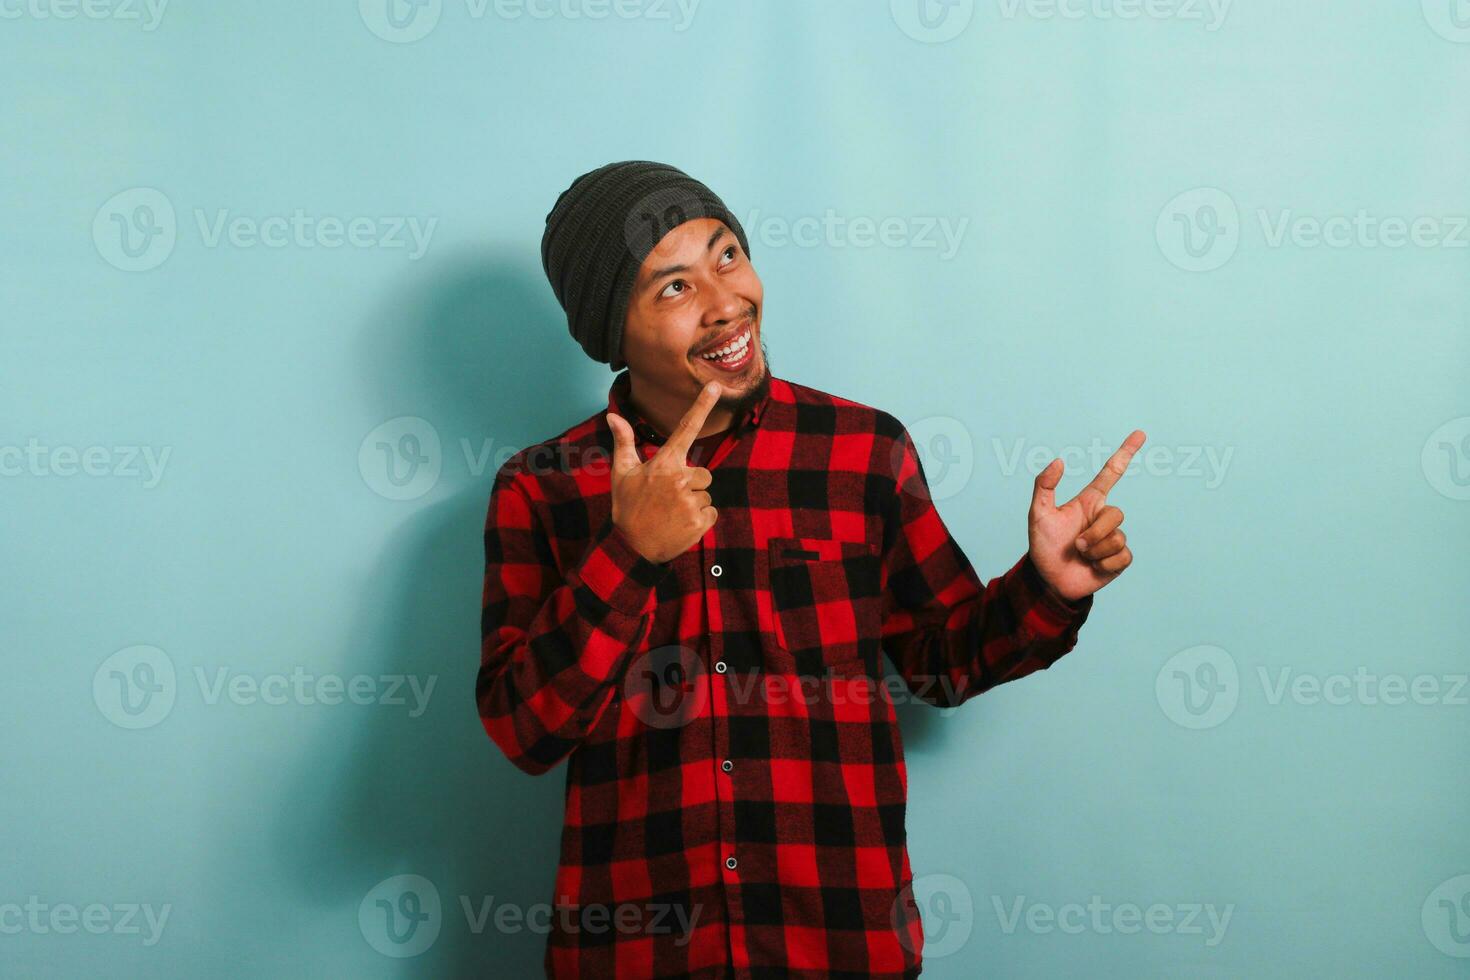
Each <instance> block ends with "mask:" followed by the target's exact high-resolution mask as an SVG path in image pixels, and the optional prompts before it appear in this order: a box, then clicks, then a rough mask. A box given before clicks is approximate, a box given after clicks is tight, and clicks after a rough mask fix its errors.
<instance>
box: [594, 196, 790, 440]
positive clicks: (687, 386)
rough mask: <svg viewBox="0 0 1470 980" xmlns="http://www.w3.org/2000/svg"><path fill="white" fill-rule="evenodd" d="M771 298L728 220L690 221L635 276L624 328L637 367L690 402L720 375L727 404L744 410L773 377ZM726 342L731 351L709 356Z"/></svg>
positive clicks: (629, 357)
mask: <svg viewBox="0 0 1470 980" xmlns="http://www.w3.org/2000/svg"><path fill="white" fill-rule="evenodd" d="M763 298H764V294H763V292H762V289H761V281H760V277H759V276H757V275H756V274H755V269H754V268H753V267H752V266H751V264H750V259H749V258H748V257H747V256H746V254H745V252H744V250H743V249H742V248H741V247H740V241H739V239H737V238H736V237H735V234H734V233H733V232H732V231H730V229H729V228H728V227H727V226H726V225H725V223H724V222H722V221H720V220H718V219H716V218H698V219H695V220H693V221H686V222H684V223H683V224H682V225H679V226H678V227H677V228H675V229H674V230H673V231H671V232H669V233H668V234H667V235H665V236H664V237H663V238H662V239H661V240H660V241H659V243H658V245H657V246H655V248H654V250H653V251H652V252H651V253H649V255H648V257H647V258H646V259H644V261H643V265H642V267H641V268H639V270H638V277H637V279H635V280H634V283H633V295H632V296H631V297H630V298H629V300H628V314H627V318H626V321H625V325H624V327H623V347H622V355H623V360H624V361H626V362H627V365H628V370H629V373H630V374H632V375H635V376H636V377H637V380H638V384H639V387H640V388H642V389H643V390H644V391H645V392H650V393H655V394H658V395H665V396H667V397H670V398H673V399H680V400H682V401H683V402H685V403H687V402H692V401H693V400H694V398H695V397H696V396H697V395H698V394H699V391H700V389H701V388H703V387H704V386H705V385H706V384H708V383H709V382H710V381H711V380H714V381H718V382H720V384H721V385H722V386H723V391H722V393H721V395H720V401H719V405H720V406H721V407H724V408H727V409H730V410H732V411H737V412H738V411H739V410H741V409H742V408H743V406H744V405H745V404H748V403H749V402H750V401H752V400H754V399H755V398H758V397H759V396H760V395H761V394H762V393H763V392H764V390H765V388H766V387H768V386H769V384H770V378H769V371H768V370H767V367H766V352H765V348H764V346H763V345H762V343H761V316H760V314H761V300H762V299H763ZM732 345H734V346H733V347H732ZM720 349H729V350H730V353H729V354H728V356H726V357H724V358H723V359H719V360H712V359H710V358H708V357H705V356H704V355H706V354H712V353H714V351H716V350H720Z"/></svg>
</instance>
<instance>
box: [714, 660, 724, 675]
mask: <svg viewBox="0 0 1470 980" xmlns="http://www.w3.org/2000/svg"><path fill="white" fill-rule="evenodd" d="M724 672H725V661H723V660H716V661H715V673H716V674H723V673H724Z"/></svg>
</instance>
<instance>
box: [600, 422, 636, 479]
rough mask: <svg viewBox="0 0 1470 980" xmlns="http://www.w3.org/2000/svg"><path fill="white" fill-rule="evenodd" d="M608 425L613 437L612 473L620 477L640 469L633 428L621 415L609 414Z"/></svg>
mask: <svg viewBox="0 0 1470 980" xmlns="http://www.w3.org/2000/svg"><path fill="white" fill-rule="evenodd" d="M607 424H608V428H610V429H612V435H613V458H612V472H613V476H615V477H618V476H622V475H623V474H624V473H627V472H628V471H629V470H633V469H636V468H637V467H638V465H639V462H640V460H639V459H638V450H637V449H636V448H635V447H634V445H633V427H632V426H631V425H629V424H628V423H627V421H626V420H625V419H624V418H623V417H622V416H621V415H618V414H617V413H616V412H608V413H607Z"/></svg>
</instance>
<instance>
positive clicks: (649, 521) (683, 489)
mask: <svg viewBox="0 0 1470 980" xmlns="http://www.w3.org/2000/svg"><path fill="white" fill-rule="evenodd" d="M719 400H720V383H719V382H718V381H711V382H710V383H709V384H707V385H705V386H704V390H703V391H701V392H700V393H699V397H698V398H696V399H695V400H694V404H693V405H691V406H690V408H689V411H687V412H685V413H684V417H683V418H682V419H680V420H679V425H678V427H677V428H675V429H674V432H673V434H672V435H671V436H669V438H668V440H667V441H666V442H665V443H664V444H663V445H662V446H660V447H659V450H658V452H657V453H655V454H654V455H652V456H650V457H649V458H648V459H647V460H640V459H639V458H638V450H637V449H636V448H635V443H634V438H633V427H632V426H630V425H629V424H628V422H627V420H626V419H624V418H623V417H622V416H621V415H618V414H617V413H615V412H608V413H607V424H608V425H609V426H610V427H611V428H612V434H613V460H612V521H613V523H614V524H616V525H617V527H618V529H619V530H620V531H622V532H623V536H624V537H626V538H627V539H628V541H629V542H630V543H631V544H632V545H633V546H634V547H635V548H637V549H638V551H639V552H640V553H641V554H642V555H643V557H645V558H647V559H648V560H649V561H654V562H666V561H669V560H670V559H673V558H676V557H677V556H679V555H682V554H683V553H684V552H686V551H688V550H689V549H690V548H691V547H692V546H693V545H694V544H695V542H697V541H698V540H699V539H700V538H702V537H704V533H705V532H706V531H708V530H709V529H710V528H712V527H714V524H715V517H716V513H715V509H714V507H712V506H711V505H710V500H711V498H710V495H709V493H708V492H707V491H706V490H705V487H708V486H709V485H710V482H711V481H712V479H713V477H712V476H711V475H710V471H709V470H707V469H705V468H704V467H703V466H690V465H688V456H689V447H690V446H692V445H693V444H694V440H695V439H697V438H698V437H699V430H700V429H702V428H703V427H704V420H705V419H706V418H707V417H708V416H709V413H710V409H712V408H714V407H715V403H716V402H718V401H719Z"/></svg>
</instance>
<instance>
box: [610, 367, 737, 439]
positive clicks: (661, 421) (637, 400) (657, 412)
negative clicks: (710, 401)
mask: <svg viewBox="0 0 1470 980" xmlns="http://www.w3.org/2000/svg"><path fill="white" fill-rule="evenodd" d="M630 379H631V384H630V385H629V388H628V400H629V401H630V402H632V404H633V407H634V408H636V409H637V410H638V414H640V415H642V416H643V417H644V418H645V419H647V420H648V423H649V425H652V426H653V427H654V429H655V430H657V431H658V434H659V435H661V436H663V437H664V438H665V439H667V438H668V437H669V436H670V435H671V434H672V433H673V431H674V429H675V427H677V426H678V424H679V420H680V419H682V418H683V417H684V415H685V413H686V412H688V411H689V407H690V406H691V405H693V404H694V399H695V398H697V397H699V392H697V391H696V392H695V393H694V394H692V395H684V394H673V393H671V392H668V391H661V390H659V389H656V388H653V387H651V386H647V385H642V384H640V383H639V379H638V376H637V375H630ZM728 402H729V399H728V398H727V397H726V396H724V395H722V396H720V400H719V401H718V402H716V403H715V407H714V408H712V409H710V410H709V415H707V416H705V420H704V426H703V427H702V428H700V430H699V435H700V437H703V436H709V435H714V434H715V433H716V432H723V431H725V430H726V429H728V428H730V426H732V425H734V424H735V412H736V410H737V408H736V406H733V405H731V404H728Z"/></svg>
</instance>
